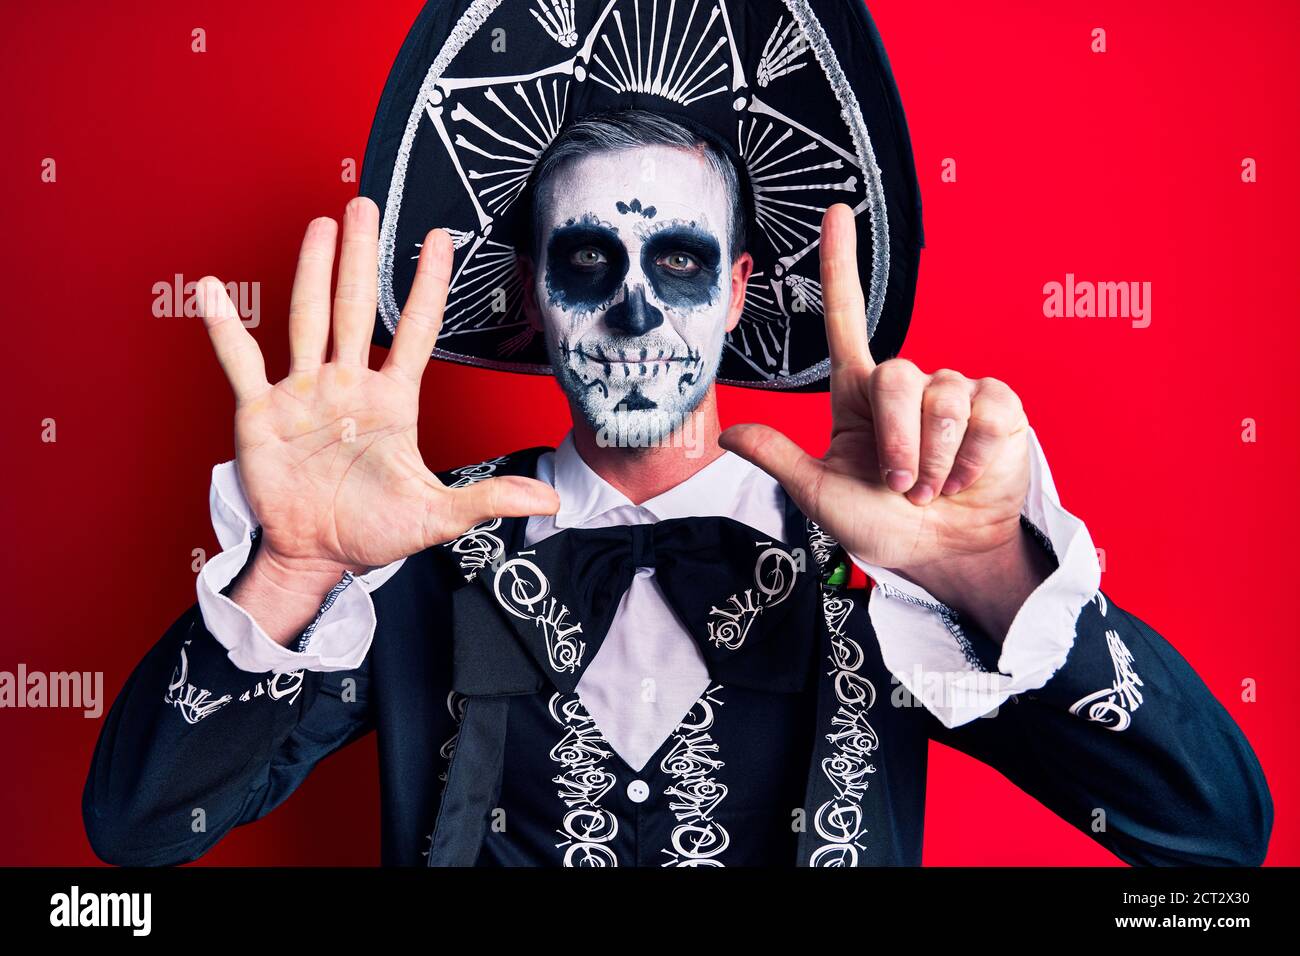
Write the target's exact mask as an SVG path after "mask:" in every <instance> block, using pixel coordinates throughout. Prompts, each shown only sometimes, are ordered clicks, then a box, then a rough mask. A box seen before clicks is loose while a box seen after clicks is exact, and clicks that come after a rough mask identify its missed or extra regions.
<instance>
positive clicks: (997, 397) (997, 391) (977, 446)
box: [943, 378, 1025, 495]
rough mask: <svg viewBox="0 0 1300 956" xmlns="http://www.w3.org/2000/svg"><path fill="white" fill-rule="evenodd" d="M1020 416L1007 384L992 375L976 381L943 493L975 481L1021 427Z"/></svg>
mask: <svg viewBox="0 0 1300 956" xmlns="http://www.w3.org/2000/svg"><path fill="white" fill-rule="evenodd" d="M1024 418H1025V412H1024V408H1023V407H1022V406H1021V404H1020V399H1019V398H1018V397H1017V396H1016V393H1015V392H1013V391H1012V390H1011V388H1010V387H1009V386H1007V385H1005V384H1003V383H1002V382H999V381H998V380H997V379H992V378H983V379H980V380H979V381H978V382H976V383H975V394H974V396H973V397H972V399H971V412H970V422H969V423H967V425H966V436H965V437H964V438H963V439H962V443H961V447H960V448H959V449H958V450H957V457H956V459H955V460H954V462H953V466H952V471H951V472H949V474H948V480H947V482H946V484H945V485H944V487H943V493H944V494H946V495H953V494H956V493H957V492H959V491H961V490H962V489H963V488H969V487H970V486H971V485H973V484H974V483H975V482H976V481H978V480H979V478H980V476H981V475H982V474H984V471H985V469H987V468H988V466H989V463H990V462H992V461H993V459H994V456H995V455H996V454H997V452H998V449H999V447H1000V446H1001V445H1002V443H1003V442H1004V441H1006V440H1007V438H1009V437H1010V436H1011V435H1012V433H1013V432H1015V430H1016V429H1017V428H1020V427H1023V422H1024Z"/></svg>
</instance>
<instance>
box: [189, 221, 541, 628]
mask: <svg viewBox="0 0 1300 956" xmlns="http://www.w3.org/2000/svg"><path fill="white" fill-rule="evenodd" d="M378 227H379V210H378V207H376V206H375V204H374V202H372V201H371V200H369V199H366V198H357V199H354V200H352V201H351V202H350V203H349V204H348V207H347V210H346V212H345V214H344V217H343V252H342V255H341V257H340V260H339V276H338V285H337V288H336V289H335V292H334V302H333V323H332V328H333V353H332V354H331V355H329V356H328V360H327V354H326V345H327V340H328V339H329V335H330V329H331V309H330V275H331V272H332V269H333V263H334V245H335V240H336V234H337V231H338V228H337V225H336V224H335V222H334V220H332V219H328V218H321V219H316V220H313V221H312V222H311V224H310V225H308V227H307V234H306V236H305V238H304V239H303V243H302V251H301V253H300V255H299V258H298V269H297V274H296V275H295V277H294V284H293V294H292V299H291V304H290V307H289V344H290V355H291V367H290V371H289V375H288V377H287V378H285V379H283V380H282V381H280V382H278V383H277V384H275V385H271V384H270V383H269V382H268V381H267V378H266V367H265V363H264V361H263V358H262V353H261V350H260V349H259V348H258V346H257V342H256V341H255V340H254V339H253V337H252V335H250V334H249V332H248V330H247V329H246V328H245V327H244V326H243V324H242V323H241V322H240V320H239V315H238V313H237V311H236V310H235V307H234V305H233V304H232V303H231V301H230V299H229V297H228V296H227V295H226V292H225V288H224V286H222V284H221V283H220V282H219V281H218V280H216V279H214V278H212V277H211V276H208V277H205V278H204V279H202V280H201V281H200V283H199V293H200V294H199V301H200V310H201V312H202V315H203V320H204V324H205V325H206V326H207V329H208V334H209V336H210V337H211V340H212V345H213V348H214V349H215V350H216V353H217V358H218V360H219V361H220V362H221V366H222V368H223V369H224V371H225V373H226V377H227V378H228V379H229V380H230V384H231V386H232V387H233V388H234V391H235V400H236V409H235V458H236V467H237V468H238V471H239V478H240V482H241V483H242V485H243V488H244V493H245V495H246V496H247V498H248V501H249V504H250V505H251V507H252V509H253V512H254V513H255V514H256V516H257V518H258V521H259V522H260V523H261V526H262V540H261V544H260V547H259V549H258V555H257V558H256V560H255V562H254V564H255V565H256V566H257V567H256V568H255V569H254V571H255V574H254V576H255V577H256V576H261V577H266V578H268V579H269V580H270V581H272V582H274V583H273V584H272V585H271V588H272V589H273V590H274V589H275V588H279V589H287V590H290V591H292V592H301V593H303V594H304V595H315V599H316V600H319V599H320V598H321V597H323V593H324V592H323V591H321V585H322V584H325V582H329V583H327V584H325V590H328V588H329V586H330V585H332V583H334V582H337V580H338V579H339V578H340V577H341V576H342V574H343V571H344V570H352V571H354V572H357V573H364V572H365V571H368V570H371V569H373V568H377V567H382V566H384V565H386V564H390V563H391V562H393V561H396V560H398V559H400V558H404V557H406V556H407V555H410V554H414V553H415V552H417V551H421V550H423V549H425V548H428V547H431V546H433V545H435V544H441V543H443V542H445V541H449V540H451V539H453V538H455V537H456V536H457V535H459V534H461V533H462V532H463V531H465V530H467V529H468V528H470V527H472V526H473V525H475V524H478V523H479V522H482V521H485V520H488V519H490V518H496V517H512V516H522V515H533V514H554V513H555V511H556V510H557V509H558V507H559V499H558V498H557V496H556V494H555V491H554V489H552V488H551V487H550V486H549V485H547V484H546V483H545V482H541V481H537V480H535V479H532V478H523V477H511V476H505V477H499V478H489V479H487V480H485V481H481V482H478V483H476V484H473V485H469V486H467V487H463V488H448V487H446V486H445V485H443V484H442V483H441V482H439V481H438V479H437V478H436V477H435V476H434V474H433V473H432V472H431V471H429V469H428V468H426V467H425V465H424V461H423V459H422V458H421V456H420V451H419V448H418V447H417V444H416V420H417V417H418V412H419V389H420V378H421V376H422V374H423V372H424V369H425V366H426V365H427V364H428V361H429V355H430V353H431V352H432V350H433V347H434V344H435V342H436V341H437V338H438V332H439V330H440V329H441V327H442V313H443V308H444V306H445V304H446V301H447V288H448V284H449V282H450V278H451V268H452V245H451V239H450V237H449V236H448V234H447V233H446V232H445V231H443V230H441V229H435V230H433V231H431V232H430V233H429V234H428V236H427V237H426V238H425V241H424V244H423V246H422V248H421V250H420V260H419V265H418V267H417V270H416V276H415V281H414V284H413V285H412V287H411V292H410V296H409V297H408V299H407V301H406V305H405V307H404V308H403V310H402V314H401V318H400V321H399V322H398V326H397V331H396V333H395V335H394V337H393V345H392V349H391V350H390V351H389V354H388V357H387V360H386V361H385V362H384V364H383V367H382V368H380V369H379V370H378V371H373V370H371V369H370V368H369V367H368V364H367V359H368V355H369V346H370V337H371V332H372V330H373V327H374V322H375V306H376V298H377V292H378V289H377V285H378V258H377V256H378ZM247 576H248V575H245V576H244V577H247ZM242 584H243V580H242V578H241V585H240V586H242ZM240 586H237V591H238V589H239V587H240ZM245 590H247V589H245ZM317 592H320V593H317ZM264 597H265V600H266V601H270V597H271V596H270V595H269V594H268V595H264ZM281 598H283V595H281ZM235 599H236V601H237V603H240V604H241V605H245V606H246V608H247V605H246V604H245V602H244V601H243V600H240V596H239V594H238V593H236V595H235ZM251 603H255V604H259V605H260V604H263V603H264V600H253V601H251ZM299 603H300V604H301V607H302V608H306V607H307V602H306V601H305V600H303V601H302V602H299ZM249 610H250V612H251V608H249ZM254 616H255V617H257V615H256V614H254ZM300 616H301V613H300V611H298V612H295V613H294V614H292V615H291V617H292V618H293V619H295V620H296V619H297V618H298V617H300ZM259 622H260V619H259ZM303 623H305V622H303ZM286 626H287V627H290V628H291V627H292V625H286ZM277 630H283V629H282V628H277ZM268 633H270V631H269V630H268ZM276 636H277V635H275V634H272V637H276ZM284 642H285V641H284V640H281V641H280V643H284Z"/></svg>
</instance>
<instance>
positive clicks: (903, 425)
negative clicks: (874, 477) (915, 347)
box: [867, 359, 926, 491]
mask: <svg viewBox="0 0 1300 956" xmlns="http://www.w3.org/2000/svg"><path fill="white" fill-rule="evenodd" d="M925 385H926V376H925V374H924V373H923V372H922V371H921V370H920V369H919V368H917V367H916V366H915V365H913V364H912V363H911V362H909V361H907V360H906V359H891V360H890V361H888V362H884V363H882V364H881V365H879V366H877V367H876V370H875V371H874V372H872V373H871V379H870V380H869V381H868V383H867V391H868V395H869V396H870V399H871V419H872V423H873V425H874V427H875V432H876V452H877V455H878V457H879V459H880V471H881V477H882V478H883V479H884V482H885V484H886V485H887V486H888V487H889V490H890V491H907V490H908V489H910V488H911V487H912V485H913V484H914V483H915V482H916V475H917V469H918V466H919V461H920V456H921V396H922V395H923V394H924V392H925Z"/></svg>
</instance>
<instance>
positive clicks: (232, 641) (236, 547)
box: [196, 461, 405, 674]
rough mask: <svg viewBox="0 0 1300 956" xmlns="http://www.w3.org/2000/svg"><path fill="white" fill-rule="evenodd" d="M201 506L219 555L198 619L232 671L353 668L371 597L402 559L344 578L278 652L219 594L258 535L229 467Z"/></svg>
mask: <svg viewBox="0 0 1300 956" xmlns="http://www.w3.org/2000/svg"><path fill="white" fill-rule="evenodd" d="M208 505H209V510H210V512H211V515H212V528H213V530H214V531H215V532H216V534H217V540H218V542H220V544H221V547H222V551H221V553H220V554H217V555H214V556H213V557H212V558H210V559H209V560H208V561H207V562H205V563H204V565H203V568H202V570H200V571H199V575H198V580H197V583H196V588H197V591H198V602H199V611H200V613H201V614H202V615H203V624H204V626H205V627H206V628H207V630H208V632H209V633H210V634H211V635H212V636H213V637H214V638H216V640H217V641H218V642H219V643H220V644H221V645H222V646H223V647H224V648H225V649H226V652H227V654H228V656H229V657H230V660H231V663H233V664H234V665H235V666H236V667H238V668H239V669H240V670H243V671H249V672H252V673H257V674H264V673H267V672H273V673H287V672H290V671H297V670H312V671H340V670H353V669H355V668H357V667H360V666H361V663H362V661H364V660H365V657H366V654H367V653H368V652H369V651H370V643H371V641H372V640H373V639H374V635H375V622H376V619H375V605H374V602H373V600H371V597H370V592H371V591H373V590H375V589H376V588H378V587H380V586H381V585H383V584H384V582H386V581H387V580H388V579H389V578H391V577H392V576H393V575H394V574H396V573H397V571H398V569H399V568H401V566H402V564H403V563H404V561H405V559H402V560H399V561H394V562H393V563H392V564H388V565H385V566H384V567H382V568H376V569H375V570H374V571H371V572H369V573H367V574H363V575H358V576H355V577H353V576H352V575H344V577H343V579H342V580H341V581H339V584H338V585H337V586H336V587H335V588H333V589H332V590H331V591H330V592H329V594H328V595H326V597H325V600H324V601H322V603H321V608H320V611H319V612H318V614H317V616H316V619H315V620H314V621H312V623H311V624H310V625H308V627H307V628H306V630H305V631H304V632H303V634H302V635H300V637H299V639H298V640H296V641H295V642H294V645H293V646H292V647H284V646H282V645H280V644H277V643H276V642H275V641H273V640H271V638H270V637H269V636H268V635H267V633H266V632H265V631H263V630H262V628H261V627H260V626H259V625H258V624H257V622H256V621H254V620H253V618H252V616H251V615H250V614H249V613H248V612H247V611H245V610H244V609H243V608H242V607H240V606H239V605H238V604H236V603H235V602H234V601H232V600H231V599H230V598H229V597H227V596H226V595H225V594H222V593H221V592H222V591H223V590H224V589H225V588H226V587H227V586H229V584H230V582H231V581H233V580H234V579H235V576H236V575H238V574H239V572H240V571H241V570H243V567H244V565H245V564H246V563H247V562H248V558H249V555H250V554H252V551H253V539H254V536H255V533H256V531H257V529H258V527H259V526H258V523H257V517H256V516H255V515H254V514H253V511H252V508H251V507H250V505H249V503H248V499H247V498H246V497H245V496H244V489H243V486H242V485H241V484H240V482H239V472H238V471H237V470H236V468H235V462H234V461H227V462H223V463H222V464H220V465H217V466H215V467H214V468H213V469H212V487H211V489H210V491H209V493H208ZM295 648H301V649H295Z"/></svg>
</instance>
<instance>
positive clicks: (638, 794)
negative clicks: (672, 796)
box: [627, 780, 650, 803]
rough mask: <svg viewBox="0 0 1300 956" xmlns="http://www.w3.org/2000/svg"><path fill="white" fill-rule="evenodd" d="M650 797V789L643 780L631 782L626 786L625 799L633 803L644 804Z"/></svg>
mask: <svg viewBox="0 0 1300 956" xmlns="http://www.w3.org/2000/svg"><path fill="white" fill-rule="evenodd" d="M648 796H650V788H649V787H648V786H647V785H646V782H645V781H644V780H633V781H632V782H631V783H629V784H628V785H627V798H628V799H629V800H631V801H632V802H633V803H645V801H646V798H647V797H648Z"/></svg>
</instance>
